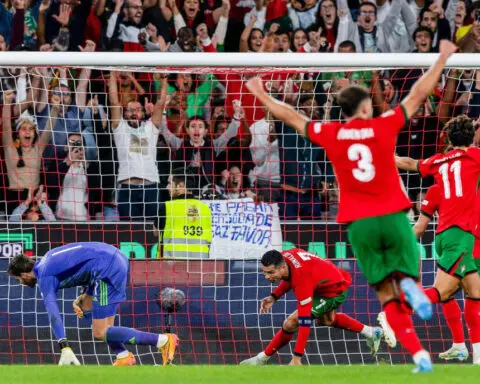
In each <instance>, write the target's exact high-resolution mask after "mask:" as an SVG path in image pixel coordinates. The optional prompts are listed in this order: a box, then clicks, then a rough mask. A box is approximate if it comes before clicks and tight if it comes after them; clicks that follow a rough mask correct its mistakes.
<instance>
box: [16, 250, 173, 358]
mask: <svg viewBox="0 0 480 384" xmlns="http://www.w3.org/2000/svg"><path fill="white" fill-rule="evenodd" d="M128 268H129V263H128V260H127V258H126V256H125V255H124V254H123V253H122V252H121V251H120V250H118V249H117V248H115V247H114V246H112V245H109V244H105V243H96V242H90V243H72V244H69V245H64V246H62V247H58V248H55V249H52V250H50V251H48V252H47V253H46V254H45V256H44V257H42V258H41V259H40V260H38V261H36V262H34V261H33V260H32V259H30V258H28V257H26V256H24V255H18V256H15V257H13V258H12V260H11V261H10V263H9V265H8V274H9V275H11V276H13V277H14V278H15V279H17V280H18V281H19V282H20V283H21V284H24V285H27V286H29V287H31V288H34V287H35V285H36V284H38V287H39V289H40V292H41V294H42V297H43V301H44V303H45V307H46V309H47V312H48V316H49V319H50V324H51V326H52V330H53V333H54V334H55V337H56V338H57V340H58V344H59V346H60V349H61V352H62V354H61V357H60V363H59V365H71V364H73V365H80V362H79V361H78V359H77V357H76V356H75V354H74V353H73V351H72V349H71V348H70V347H69V345H68V342H67V338H66V335H65V328H64V327H63V323H62V318H61V316H60V311H59V308H58V304H57V291H58V290H59V289H63V288H70V287H77V286H85V287H86V290H85V293H83V294H82V295H81V296H80V297H79V298H77V300H75V302H74V309H75V312H76V313H77V315H78V316H79V317H82V316H83V314H84V311H87V310H91V311H92V317H93V320H92V331H93V336H94V337H95V338H96V339H98V340H104V341H105V342H106V343H107V344H108V345H109V347H110V349H111V350H112V351H113V352H114V353H115V354H116V355H117V359H116V360H115V362H114V363H113V365H116V366H122V365H135V364H136V360H135V357H134V356H133V354H132V353H131V352H129V351H128V350H127V348H126V347H125V344H136V345H151V346H153V347H156V348H158V349H159V351H160V352H161V353H162V359H163V365H166V364H169V363H171V362H172V361H173V358H174V356H175V350H176V347H177V345H178V337H177V336H176V335H174V334H160V335H158V334H155V333H149V332H142V331H137V330H136V329H132V328H126V327H116V326H114V325H113V324H114V320H115V314H116V313H117V311H118V306H119V303H120V302H122V301H123V300H125V299H126V293H125V291H126V285H127V274H128Z"/></svg>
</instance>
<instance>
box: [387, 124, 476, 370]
mask: <svg viewBox="0 0 480 384" xmlns="http://www.w3.org/2000/svg"><path fill="white" fill-rule="evenodd" d="M446 131H447V135H448V139H449V141H450V144H451V145H452V147H453V149H452V150H450V151H449V152H447V153H445V154H438V155H435V156H432V157H430V158H428V159H426V160H420V161H417V160H413V159H410V158H404V157H398V158H397V159H396V162H397V165H398V167H399V168H400V169H404V170H408V171H414V170H418V171H419V172H420V174H421V175H422V176H423V177H425V176H434V178H435V181H436V182H437V184H438V185H439V186H440V188H441V191H442V198H441V200H440V205H439V209H438V210H439V221H438V226H437V235H436V239H435V248H436V251H437V254H438V255H439V256H440V259H439V260H438V262H437V265H438V271H437V275H436V277H435V282H434V284H433V288H429V289H427V290H425V293H426V294H427V296H428V297H429V299H430V301H431V302H432V303H438V302H443V301H446V300H449V299H450V298H451V297H452V295H453V294H455V292H456V291H457V290H458V289H459V288H460V287H462V288H463V289H464V291H465V293H466V294H467V296H468V297H466V298H465V320H466V322H467V326H468V329H469V335H470V341H471V343H472V349H473V363H474V364H476V365H480V277H479V274H478V270H477V265H476V264H475V262H474V260H473V257H472V254H473V247H474V241H475V238H474V236H473V234H472V232H473V231H474V230H475V229H476V225H477V222H478V218H477V217H475V213H476V210H475V209H472V207H473V208H474V207H475V205H476V199H477V186H478V179H479V177H480V149H479V148H474V147H472V144H473V140H474V138H475V128H474V126H473V122H472V120H471V119H470V118H469V117H468V116H465V115H461V116H458V117H455V118H453V119H452V120H450V121H449V122H448V123H447V125H446ZM465 358H466V356H465Z"/></svg>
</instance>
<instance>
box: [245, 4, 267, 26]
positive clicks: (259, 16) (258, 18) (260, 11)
mask: <svg viewBox="0 0 480 384" xmlns="http://www.w3.org/2000/svg"><path fill="white" fill-rule="evenodd" d="M266 13H267V7H266V6H265V0H255V7H253V8H252V10H251V11H250V12H248V13H247V14H246V15H245V17H244V19H243V22H244V23H245V27H247V26H248V25H250V22H252V16H255V17H254V19H253V25H252V27H253V28H256V29H259V30H261V31H262V30H263V28H264V27H265V16H266Z"/></svg>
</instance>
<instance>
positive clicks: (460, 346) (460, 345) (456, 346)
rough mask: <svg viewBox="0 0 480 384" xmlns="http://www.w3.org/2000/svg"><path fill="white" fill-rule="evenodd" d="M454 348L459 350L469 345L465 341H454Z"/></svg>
mask: <svg viewBox="0 0 480 384" xmlns="http://www.w3.org/2000/svg"><path fill="white" fill-rule="evenodd" d="M452 348H453V349H456V350H457V351H458V350H463V349H467V346H466V345H465V343H453V344H452Z"/></svg>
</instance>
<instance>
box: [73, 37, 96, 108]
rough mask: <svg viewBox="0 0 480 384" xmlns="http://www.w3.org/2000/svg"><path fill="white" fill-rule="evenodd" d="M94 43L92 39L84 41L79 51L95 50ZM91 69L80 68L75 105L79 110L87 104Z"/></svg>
mask: <svg viewBox="0 0 480 384" xmlns="http://www.w3.org/2000/svg"><path fill="white" fill-rule="evenodd" d="M95 47H96V45H95V43H94V42H93V41H92V40H87V41H85V47H82V46H79V47H78V49H80V51H81V52H95ZM91 72H92V71H91V70H90V69H89V68H82V71H81V72H80V76H79V79H78V85H77V105H78V108H79V109H80V111H82V112H83V111H84V110H85V107H86V105H87V88H88V81H89V80H90V74H91Z"/></svg>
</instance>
